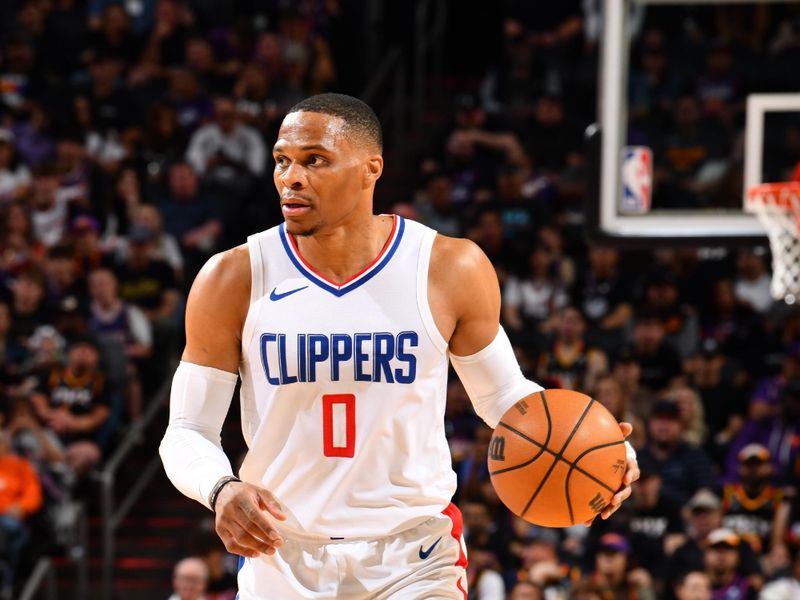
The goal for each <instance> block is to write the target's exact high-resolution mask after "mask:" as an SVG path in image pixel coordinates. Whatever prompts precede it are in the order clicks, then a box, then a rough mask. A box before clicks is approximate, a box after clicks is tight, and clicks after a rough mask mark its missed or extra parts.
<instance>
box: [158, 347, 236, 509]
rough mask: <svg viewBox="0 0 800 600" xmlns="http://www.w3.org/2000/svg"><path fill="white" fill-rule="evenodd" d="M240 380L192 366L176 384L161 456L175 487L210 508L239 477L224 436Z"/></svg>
mask: <svg viewBox="0 0 800 600" xmlns="http://www.w3.org/2000/svg"><path fill="white" fill-rule="evenodd" d="M236 380H237V375H236V374H235V373H229V372H227V371H221V370H219V369H214V368H211V367H203V366H200V365H195V364H192V363H187V362H181V363H180V365H179V366H178V369H177V370H176V371H175V376H174V377H173V379H172V390H171V393H170V400H169V425H168V426H167V431H166V433H165V434H164V438H163V439H162V440H161V446H160V447H159V454H160V455H161V461H162V462H163V464H164V470H165V471H166V473H167V477H169V480H170V481H171V482H172V484H173V485H174V486H175V487H176V488H178V490H179V491H180V492H181V493H183V494H184V495H185V496H188V497H189V498H193V499H194V500H197V501H198V502H200V503H201V504H203V505H204V506H206V507H208V508H210V506H209V504H208V495H209V494H210V493H211V489H212V488H213V487H214V485H215V484H216V483H217V481H219V479H220V478H221V477H224V476H226V475H232V474H233V471H232V469H231V464H230V461H229V460H228V457H227V456H226V455H225V452H224V451H223V450H222V443H221V440H220V432H221V431H222V425H223V423H224V421H225V415H227V413H228V408H230V404H231V397H232V396H233V390H234V388H235V387H236Z"/></svg>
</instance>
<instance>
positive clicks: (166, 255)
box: [121, 204, 184, 281]
mask: <svg viewBox="0 0 800 600" xmlns="http://www.w3.org/2000/svg"><path fill="white" fill-rule="evenodd" d="M133 225H143V226H144V227H146V228H147V229H149V230H150V231H152V232H153V233H154V235H155V241H154V243H153V249H152V252H151V254H152V256H153V258H155V259H157V260H163V261H164V262H166V263H167V264H168V265H169V266H170V267H172V271H173V272H174V273H175V280H176V281H181V280H183V274H184V260H183V254H181V247H180V245H179V244H178V241H177V240H176V239H175V237H174V236H173V235H172V234H170V233H167V232H166V231H164V223H163V219H162V216H161V213H160V212H159V211H158V209H157V208H156V207H155V206H153V205H151V204H142V205H141V206H139V207H138V208H137V209H136V210H135V211H134V213H133ZM127 251H128V248H127V245H124V246H123V248H122V249H121V255H122V257H123V260H124V258H125V256H126V254H127Z"/></svg>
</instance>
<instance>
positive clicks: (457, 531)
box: [442, 502, 467, 600]
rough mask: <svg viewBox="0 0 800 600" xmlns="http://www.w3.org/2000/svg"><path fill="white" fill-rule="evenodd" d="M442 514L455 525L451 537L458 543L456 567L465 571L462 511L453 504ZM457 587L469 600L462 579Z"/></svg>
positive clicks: (465, 559) (465, 598) (457, 583)
mask: <svg viewBox="0 0 800 600" xmlns="http://www.w3.org/2000/svg"><path fill="white" fill-rule="evenodd" d="M442 514H443V515H445V516H447V517H448V518H449V519H450V521H451V522H452V523H453V527H452V528H451V529H450V535H452V536H453V538H455V540H456V543H457V544H458V560H457V561H456V566H457V567H463V568H464V569H466V568H467V555H466V554H464V547H463V546H462V545H461V534H462V532H463V531H464V520H463V519H462V518H461V511H460V510H458V507H457V506H456V505H455V504H453V503H452V502H451V503H450V504H448V505H447V507H446V508H445V509H444V510H443V511H442ZM456 587H457V588H458V589H459V591H460V592H461V593H462V594H464V600H467V592H466V591H465V590H464V588H463V587H461V578H460V577H459V579H458V581H457V582H456Z"/></svg>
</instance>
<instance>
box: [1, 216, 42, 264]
mask: <svg viewBox="0 0 800 600" xmlns="http://www.w3.org/2000/svg"><path fill="white" fill-rule="evenodd" d="M0 251H2V253H1V254H0V277H4V276H7V275H16V274H17V273H19V272H20V271H22V270H23V269H25V268H27V267H30V266H34V265H36V264H37V263H39V262H40V261H41V260H42V258H43V257H44V254H45V247H44V244H42V243H41V242H39V241H38V240H36V238H35V236H34V231H33V225H32V222H31V216H30V214H29V213H28V210H27V209H26V208H25V206H24V205H23V204H21V203H19V202H12V203H11V204H8V205H7V206H6V207H5V211H4V214H3V227H2V237H0Z"/></svg>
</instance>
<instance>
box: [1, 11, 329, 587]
mask: <svg viewBox="0 0 800 600" xmlns="http://www.w3.org/2000/svg"><path fill="white" fill-rule="evenodd" d="M244 4H247V5H246V6H244ZM338 10H339V8H338V3H337V2H336V1H329V2H324V3H321V2H313V1H311V2H280V1H269V0H267V1H264V2H256V3H225V5H222V3H218V2H204V1H202V0H198V1H194V2H188V1H183V0H140V1H137V2H122V1H115V0H83V1H82V0H11V1H8V0H6V1H3V2H2V3H0V597H12V596H14V592H13V589H14V585H15V583H16V584H17V585H19V583H20V580H21V579H22V578H21V577H19V576H18V574H19V573H20V572H26V571H27V570H28V569H29V568H30V566H31V565H32V564H33V559H35V557H36V556H37V555H39V554H40V553H43V552H44V553H50V552H56V553H57V552H63V551H65V550H69V548H68V547H67V546H68V545H69V535H68V534H69V528H70V526H71V524H74V523H72V521H71V519H74V514H75V510H74V508H75V505H76V503H77V502H80V501H82V500H84V499H86V498H87V495H88V494H89V493H90V492H92V490H93V488H92V487H91V483H90V480H91V478H90V477H89V475H90V474H91V473H92V471H93V470H96V469H98V468H100V466H101V464H102V460H103V458H104V457H105V456H108V454H109V452H110V451H112V450H113V447H114V444H115V442H116V441H118V440H119V439H120V436H121V435H123V434H124V433H125V432H126V431H128V430H129V429H130V427H131V425H132V424H134V423H135V422H136V420H137V419H138V418H139V417H140V415H141V411H142V406H143V398H147V397H150V396H152V392H153V391H154V388H155V387H157V386H158V384H160V383H161V381H163V379H164V378H165V377H166V376H167V375H168V372H169V370H170V361H171V359H172V358H173V357H174V356H175V354H176V352H177V351H178V350H179V348H180V342H181V338H182V335H183V333H182V317H183V314H182V313H183V306H184V302H185V293H186V290H187V289H188V286H189V284H190V283H191V281H192V279H193V277H194V275H195V273H196V272H197V270H198V269H199V267H200V266H201V265H202V264H203V262H204V261H205V260H206V259H207V258H208V257H209V256H210V255H211V254H212V253H214V252H215V251H216V250H218V249H220V248H222V247H229V246H232V245H234V244H237V243H240V242H241V241H242V240H243V239H244V237H245V236H246V235H247V234H249V233H251V232H254V231H257V230H259V229H262V228H265V227H266V226H267V224H268V223H269V222H270V220H274V215H275V214H278V213H277V210H278V208H277V202H270V199H271V198H273V197H274V192H272V191H271V190H272V184H271V178H270V172H269V170H270V166H269V165H268V148H269V146H271V144H272V140H274V137H275V132H276V130H277V126H278V124H279V123H280V119H281V118H282V115H283V114H284V113H285V111H286V109H288V108H289V107H290V106H291V105H292V104H294V103H295V102H297V101H298V100H300V99H302V98H304V97H306V96H307V95H309V94H312V93H315V92H319V91H323V90H325V89H327V87H328V86H330V85H332V84H333V83H334V82H335V81H336V80H337V73H336V70H335V68H334V65H333V58H332V55H333V52H332V50H331V48H330V45H329V42H328V40H329V38H330V37H331V36H330V35H329V33H330V30H331V28H332V27H333V26H334V25H333V24H334V22H335V21H336V19H337V17H338ZM15 575H17V576H15Z"/></svg>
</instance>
